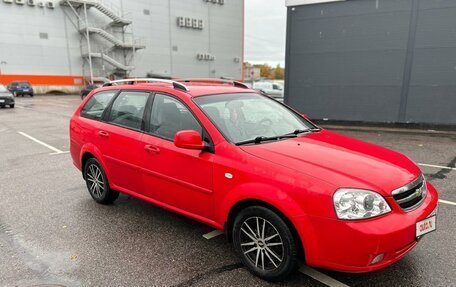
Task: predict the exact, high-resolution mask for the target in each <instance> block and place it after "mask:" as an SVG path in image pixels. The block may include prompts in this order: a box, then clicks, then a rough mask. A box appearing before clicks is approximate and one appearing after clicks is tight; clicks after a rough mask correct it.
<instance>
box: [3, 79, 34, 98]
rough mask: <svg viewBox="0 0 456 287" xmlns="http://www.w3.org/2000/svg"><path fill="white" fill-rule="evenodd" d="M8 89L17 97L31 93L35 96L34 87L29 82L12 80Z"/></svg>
mask: <svg viewBox="0 0 456 287" xmlns="http://www.w3.org/2000/svg"><path fill="white" fill-rule="evenodd" d="M8 90H9V91H10V92H11V93H13V95H14V96H15V97H19V96H24V95H29V96H30V97H33V96H34V95H35V93H34V91H33V87H32V86H31V85H30V83H29V82H25V81H23V82H11V84H9V85H8Z"/></svg>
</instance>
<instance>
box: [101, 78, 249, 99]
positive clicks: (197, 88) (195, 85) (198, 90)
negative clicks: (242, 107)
mask: <svg viewBox="0 0 456 287" xmlns="http://www.w3.org/2000/svg"><path fill="white" fill-rule="evenodd" d="M178 83H180V84H182V85H185V86H184V87H185V88H187V90H186V91H185V90H181V89H179V88H176V86H174V85H173V84H172V83H163V82H156V83H143V82H138V83H134V84H120V85H112V86H107V87H103V88H101V89H100V90H105V89H106V90H112V89H115V90H119V89H123V90H135V89H136V90H156V91H163V92H170V93H173V92H176V91H178V92H180V93H181V94H184V95H188V96H189V97H199V96H205V95H216V94H230V93H258V91H256V90H253V89H249V88H247V87H242V86H241V85H242V84H236V85H235V84H234V82H232V83H230V82H224V83H212V82H185V81H182V82H178ZM236 83H238V82H236Z"/></svg>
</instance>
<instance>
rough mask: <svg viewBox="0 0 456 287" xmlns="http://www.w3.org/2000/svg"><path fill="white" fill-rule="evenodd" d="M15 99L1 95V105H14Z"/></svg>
mask: <svg viewBox="0 0 456 287" xmlns="http://www.w3.org/2000/svg"><path fill="white" fill-rule="evenodd" d="M14 103H15V100H14V98H12V97H0V106H7V105H14Z"/></svg>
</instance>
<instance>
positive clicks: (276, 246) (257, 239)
mask: <svg viewBox="0 0 456 287" xmlns="http://www.w3.org/2000/svg"><path fill="white" fill-rule="evenodd" d="M239 237H240V238H239V241H240V245H241V251H242V254H243V255H244V256H245V257H246V258H247V259H248V260H249V261H250V263H252V264H253V265H254V266H255V267H256V268H259V269H261V270H265V271H271V270H275V269H277V268H278V267H279V266H280V264H281V263H282V261H283V259H284V254H285V250H284V244H283V241H282V238H281V236H280V234H279V232H278V231H277V229H276V228H275V227H274V225H272V223H270V222H269V221H268V220H266V219H264V218H262V217H250V218H248V219H246V220H245V221H244V222H243V223H242V225H241V232H240V233H239Z"/></svg>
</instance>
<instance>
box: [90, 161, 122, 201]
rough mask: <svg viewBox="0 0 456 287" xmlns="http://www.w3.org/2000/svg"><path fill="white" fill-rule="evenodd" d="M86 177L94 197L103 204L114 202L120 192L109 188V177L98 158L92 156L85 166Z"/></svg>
mask: <svg viewBox="0 0 456 287" xmlns="http://www.w3.org/2000/svg"><path fill="white" fill-rule="evenodd" d="M84 178H85V181H86V185H87V189H88V190H89V193H90V195H91V196H92V198H93V199H94V200H95V201H96V202H98V203H101V204H110V203H113V202H114V201H115V200H116V199H117V198H118V197H119V193H118V192H117V191H114V190H112V189H110V188H109V183H108V179H107V177H106V174H105V172H104V170H103V168H102V167H101V165H100V163H99V162H98V160H96V159H95V158H90V159H89V160H87V162H86V164H85V167H84Z"/></svg>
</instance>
